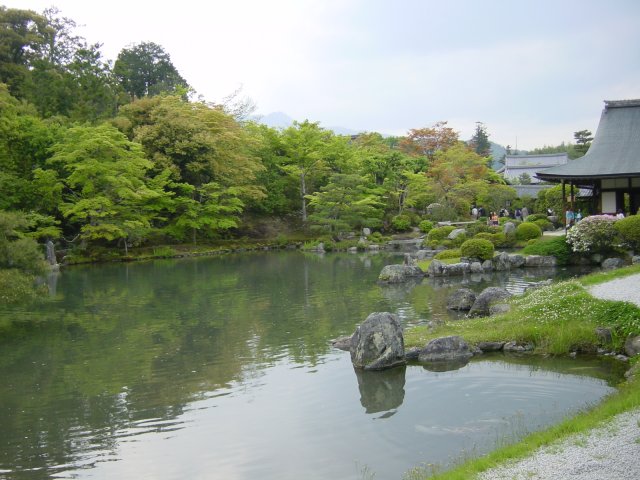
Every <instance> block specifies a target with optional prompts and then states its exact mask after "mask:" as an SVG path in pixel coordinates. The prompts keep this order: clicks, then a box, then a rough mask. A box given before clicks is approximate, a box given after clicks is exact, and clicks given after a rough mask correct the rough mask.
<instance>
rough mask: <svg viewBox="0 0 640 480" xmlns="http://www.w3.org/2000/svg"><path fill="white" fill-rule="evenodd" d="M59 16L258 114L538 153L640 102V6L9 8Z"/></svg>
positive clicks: (598, 1) (379, 0) (349, 0)
mask: <svg viewBox="0 0 640 480" xmlns="http://www.w3.org/2000/svg"><path fill="white" fill-rule="evenodd" d="M0 4H4V5H5V6H7V7H11V8H29V9H32V10H35V11H38V12H42V10H43V9H44V8H47V7H49V6H52V5H55V6H56V7H58V8H59V9H60V10H61V12H62V15H63V16H66V17H69V18H71V19H73V20H75V21H76V22H77V23H78V24H81V25H83V26H82V28H80V29H79V33H80V34H81V35H82V36H84V37H85V38H86V39H87V40H88V41H90V42H92V43H93V42H101V43H102V44H103V49H102V50H103V52H104V55H105V57H107V58H108V59H111V60H115V58H116V57H117V55H118V52H119V51H120V50H121V49H122V48H123V47H125V46H127V45H130V44H133V43H139V42H143V41H151V42H155V43H158V44H160V45H161V46H162V47H163V48H164V49H165V50H166V51H167V52H168V53H169V54H170V55H171V59H172V61H173V64H174V65H175V66H176V67H177V68H178V70H179V71H180V73H181V74H182V76H183V77H184V78H185V79H186V80H187V81H188V82H189V84H190V85H191V86H193V87H194V88H195V89H196V90H197V92H198V93H200V94H201V95H203V96H204V98H205V99H207V100H209V101H219V100H221V99H222V98H223V97H225V96H226V95H227V94H229V93H230V92H232V91H234V90H235V89H236V88H238V87H239V86H242V87H243V92H244V95H246V96H248V97H250V98H251V99H253V101H254V102H255V103H256V104H257V107H258V108H257V112H258V113H261V114H268V113H271V112H276V111H281V112H284V113H286V114H287V115H289V116H291V117H293V118H295V119H297V120H304V119H309V120H311V121H319V122H320V124H321V126H325V127H329V126H342V127H347V128H351V129H354V130H368V131H379V132H382V133H387V134H397V135H401V134H405V133H406V132H407V130H408V129H410V128H421V127H426V126H430V125H432V124H434V123H435V122H437V121H440V120H446V121H448V122H449V126H451V127H453V128H454V129H455V130H457V131H459V132H460V135H461V138H463V139H468V138H469V137H470V136H471V135H472V133H473V130H474V127H475V122H477V121H481V122H484V124H485V125H486V127H487V131H488V133H489V134H490V139H491V140H492V141H494V142H497V143H500V144H502V145H507V144H509V145H511V146H512V147H515V146H516V142H517V146H518V148H522V149H528V148H529V149H530V148H535V147H538V146H543V145H557V144H559V143H560V142H562V141H564V142H571V141H573V132H575V131H577V130H582V129H590V130H591V131H592V132H594V133H595V130H596V127H597V125H598V121H599V118H600V113H601V111H602V107H603V100H618V99H629V98H640V1H638V0H606V1H605V0H576V1H573V0H550V1H547V0H531V1H529V0H482V1H481V0H438V1H434V0H422V1H421V0H388V1H383V0H227V1H218V0H181V1H172V2H166V1H163V0H156V1H146V0H128V1H122V0H111V1H108V2H97V1H91V0H55V1H54V0H48V1H47V0H45V1H40V0H4V1H3V0H0Z"/></svg>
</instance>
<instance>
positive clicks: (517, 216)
mask: <svg viewBox="0 0 640 480" xmlns="http://www.w3.org/2000/svg"><path fill="white" fill-rule="evenodd" d="M528 216H529V210H528V209H527V207H523V208H522V209H520V208H516V209H515V210H512V211H509V209H508V208H501V209H500V210H499V211H498V212H489V215H487V212H486V210H485V209H484V207H477V206H475V205H473V206H472V207H471V217H472V218H473V219H474V220H477V219H479V218H480V217H487V224H488V225H498V223H499V222H498V219H499V218H500V217H508V218H513V219H514V220H526V218H527V217H528Z"/></svg>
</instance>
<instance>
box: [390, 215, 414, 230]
mask: <svg viewBox="0 0 640 480" xmlns="http://www.w3.org/2000/svg"><path fill="white" fill-rule="evenodd" d="M391 227H392V228H393V229H394V230H395V231H396V232H406V231H407V230H409V229H410V228H411V218H409V216H407V215H396V216H395V217H393V218H392V219H391Z"/></svg>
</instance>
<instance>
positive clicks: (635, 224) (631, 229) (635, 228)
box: [614, 215, 640, 252]
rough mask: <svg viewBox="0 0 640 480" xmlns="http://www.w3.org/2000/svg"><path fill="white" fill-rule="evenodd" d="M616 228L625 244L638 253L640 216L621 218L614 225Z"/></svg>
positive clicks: (639, 248) (639, 246)
mask: <svg viewBox="0 0 640 480" xmlns="http://www.w3.org/2000/svg"><path fill="white" fill-rule="evenodd" d="M614 227H615V229H616V231H617V232H618V233H619V234H620V237H622V241H623V242H624V243H626V244H627V245H629V246H630V247H631V248H633V249H634V250H635V251H636V252H637V251H639V250H640V215H631V216H629V217H626V218H621V219H620V220H618V221H617V222H616V223H614Z"/></svg>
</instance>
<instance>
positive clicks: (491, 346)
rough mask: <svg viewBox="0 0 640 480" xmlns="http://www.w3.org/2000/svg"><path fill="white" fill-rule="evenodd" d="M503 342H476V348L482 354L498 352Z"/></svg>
mask: <svg viewBox="0 0 640 480" xmlns="http://www.w3.org/2000/svg"><path fill="white" fill-rule="evenodd" d="M504 343H505V342H478V348H479V349H480V350H481V351H483V352H485V353H486V352H499V351H500V350H502V347H504Z"/></svg>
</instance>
